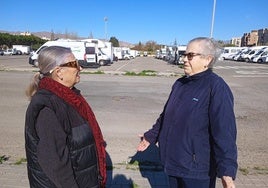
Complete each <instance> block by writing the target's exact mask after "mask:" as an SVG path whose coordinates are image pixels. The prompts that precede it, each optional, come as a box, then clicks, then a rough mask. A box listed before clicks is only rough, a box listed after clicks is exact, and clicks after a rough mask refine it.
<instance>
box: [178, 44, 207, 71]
mask: <svg viewBox="0 0 268 188" xmlns="http://www.w3.org/2000/svg"><path fill="white" fill-rule="evenodd" d="M202 52H203V50H202V43H200V42H196V41H195V42H192V43H189V44H188V46H187V48H186V52H185V55H184V56H183V62H184V73H185V74H186V75H188V76H192V75H194V74H197V73H200V72H203V71H205V70H207V69H208V65H209V63H210V61H211V56H208V55H204V54H202Z"/></svg>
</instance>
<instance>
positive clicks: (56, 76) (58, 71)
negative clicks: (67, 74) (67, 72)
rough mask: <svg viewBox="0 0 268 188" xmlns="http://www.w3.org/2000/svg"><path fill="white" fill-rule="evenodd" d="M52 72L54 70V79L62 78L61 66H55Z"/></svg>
mask: <svg viewBox="0 0 268 188" xmlns="http://www.w3.org/2000/svg"><path fill="white" fill-rule="evenodd" d="M54 72H55V73H54V75H55V79H58V80H62V78H63V72H62V69H61V68H57V69H56V70H55V71H54Z"/></svg>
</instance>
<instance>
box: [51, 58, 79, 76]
mask: <svg viewBox="0 0 268 188" xmlns="http://www.w3.org/2000/svg"><path fill="white" fill-rule="evenodd" d="M58 67H71V68H76V69H77V70H79V71H80V65H79V63H78V61H77V60H75V61H70V62H68V63H64V64H61V65H59V66H57V67H55V68H54V69H51V70H50V71H49V74H52V73H53V72H54V70H56V69H57V68H58Z"/></svg>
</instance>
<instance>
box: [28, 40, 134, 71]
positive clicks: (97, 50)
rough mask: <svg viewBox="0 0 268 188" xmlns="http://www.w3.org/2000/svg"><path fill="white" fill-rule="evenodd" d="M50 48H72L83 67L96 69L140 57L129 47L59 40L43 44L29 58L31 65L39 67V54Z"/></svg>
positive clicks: (91, 41) (96, 42)
mask: <svg viewBox="0 0 268 188" xmlns="http://www.w3.org/2000/svg"><path fill="white" fill-rule="evenodd" d="M48 46H63V47H67V48H70V49H71V50H72V52H73V54H74V56H75V57H76V59H77V60H78V62H79V64H80V66H81V67H84V68H85V67H92V66H94V67H96V66H104V65H109V64H112V63H113V62H114V61H118V60H122V59H124V60H129V59H132V58H135V57H136V56H139V52H138V51H136V50H130V48H127V47H113V46H112V43H111V42H108V41H102V40H99V39H83V40H70V39H57V40H55V41H48V42H46V43H45V44H43V45H42V46H41V47H40V48H39V49H37V50H36V51H35V52H33V53H31V55H30V57H29V64H31V65H34V66H38V54H39V52H40V51H41V50H42V49H43V48H45V47H48Z"/></svg>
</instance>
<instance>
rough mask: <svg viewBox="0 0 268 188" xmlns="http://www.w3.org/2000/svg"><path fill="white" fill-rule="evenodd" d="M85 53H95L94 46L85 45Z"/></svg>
mask: <svg viewBox="0 0 268 188" xmlns="http://www.w3.org/2000/svg"><path fill="white" fill-rule="evenodd" d="M86 54H95V47H86Z"/></svg>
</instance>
